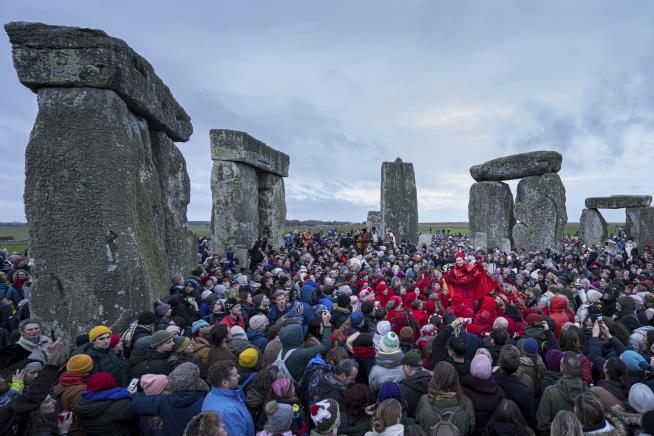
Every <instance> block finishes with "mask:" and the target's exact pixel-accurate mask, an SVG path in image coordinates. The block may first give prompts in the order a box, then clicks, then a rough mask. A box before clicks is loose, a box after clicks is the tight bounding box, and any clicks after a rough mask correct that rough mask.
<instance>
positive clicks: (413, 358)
mask: <svg viewBox="0 0 654 436" xmlns="http://www.w3.org/2000/svg"><path fill="white" fill-rule="evenodd" d="M402 365H407V366H411V367H413V368H417V367H419V366H422V357H421V356H420V353H418V351H416V350H409V351H408V352H407V353H406V354H405V355H404V358H402Z"/></svg>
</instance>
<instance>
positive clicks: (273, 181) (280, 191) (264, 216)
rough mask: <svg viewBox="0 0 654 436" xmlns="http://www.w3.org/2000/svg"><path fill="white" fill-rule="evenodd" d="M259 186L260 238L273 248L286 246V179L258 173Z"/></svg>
mask: <svg viewBox="0 0 654 436" xmlns="http://www.w3.org/2000/svg"><path fill="white" fill-rule="evenodd" d="M257 180H258V184H259V236H260V237H262V238H266V239H268V242H269V243H270V244H272V246H273V247H275V248H279V247H281V246H283V245H284V226H285V225H286V194H285V191H284V178H283V177H280V176H278V175H276V174H272V173H257Z"/></svg>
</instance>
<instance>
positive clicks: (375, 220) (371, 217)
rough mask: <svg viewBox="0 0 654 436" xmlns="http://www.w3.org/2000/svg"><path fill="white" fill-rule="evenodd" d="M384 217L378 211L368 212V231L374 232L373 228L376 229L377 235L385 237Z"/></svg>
mask: <svg viewBox="0 0 654 436" xmlns="http://www.w3.org/2000/svg"><path fill="white" fill-rule="evenodd" d="M381 222H382V217H381V212H380V211H378V210H371V211H368V217H367V219H366V227H367V228H368V230H371V231H372V228H373V227H374V228H375V230H377V233H379V235H383V232H384V231H383V229H382V225H381Z"/></svg>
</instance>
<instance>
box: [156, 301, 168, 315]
mask: <svg viewBox="0 0 654 436" xmlns="http://www.w3.org/2000/svg"><path fill="white" fill-rule="evenodd" d="M171 307H172V306H171V305H170V304H168V303H156V304H155V306H154V311H155V313H156V314H157V316H158V317H162V316H165V315H166V313H167V312H168V311H169V310H170V309H171Z"/></svg>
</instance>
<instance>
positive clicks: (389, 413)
mask: <svg viewBox="0 0 654 436" xmlns="http://www.w3.org/2000/svg"><path fill="white" fill-rule="evenodd" d="M401 419H402V405H401V404H400V402H399V401H397V400H396V399H394V398H389V399H388V400H384V401H382V402H381V403H380V404H379V405H378V406H377V408H376V409H375V415H374V416H373V417H372V428H373V429H374V430H375V431H376V432H377V433H383V432H384V431H386V428H387V427H390V426H392V425H395V424H398V423H399V422H400V420H401Z"/></svg>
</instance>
